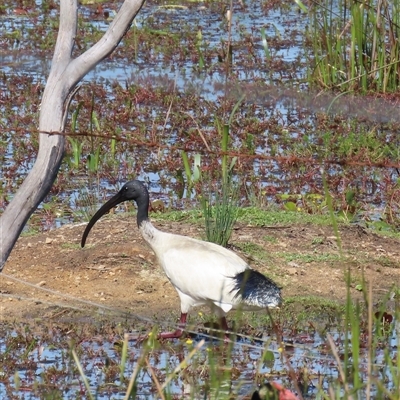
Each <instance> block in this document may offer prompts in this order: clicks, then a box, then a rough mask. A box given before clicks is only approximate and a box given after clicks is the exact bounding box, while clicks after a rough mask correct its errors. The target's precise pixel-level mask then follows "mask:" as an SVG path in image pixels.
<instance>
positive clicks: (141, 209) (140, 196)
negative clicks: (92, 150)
mask: <svg viewBox="0 0 400 400" xmlns="http://www.w3.org/2000/svg"><path fill="white" fill-rule="evenodd" d="M127 200H134V201H135V202H136V204H137V206H138V214H137V221H138V225H140V224H141V222H142V221H144V220H146V219H148V208H149V192H148V191H147V189H146V187H145V186H144V184H143V183H142V182H140V181H138V180H134V181H129V182H127V183H125V185H124V186H122V189H121V190H120V191H119V192H118V193H117V194H116V195H115V196H113V197H111V199H110V200H108V201H107V203H105V204H104V205H103V206H101V207H100V209H99V210H98V211H97V212H96V214H94V215H93V217H92V219H91V220H90V221H89V223H88V224H87V226H86V229H85V232H83V235H82V240H81V246H82V247H84V246H85V243H86V238H87V236H88V235H89V232H90V230H91V229H92V227H93V225H94V224H95V223H96V222H97V221H98V220H99V219H100V218H101V217H102V216H103V215H104V214H105V213H106V212H108V211H109V210H111V209H112V208H113V207H115V206H116V205H118V204H119V203H122V202H124V201H127Z"/></svg>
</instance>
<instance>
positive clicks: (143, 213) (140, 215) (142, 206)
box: [136, 192, 150, 228]
mask: <svg viewBox="0 0 400 400" xmlns="http://www.w3.org/2000/svg"><path fill="white" fill-rule="evenodd" d="M149 203H150V199H149V195H148V194H147V193H146V192H143V193H142V194H141V196H140V197H139V198H138V199H137V200H136V204H137V207H138V209H137V216H136V218H137V225H138V227H139V228H140V226H141V225H142V224H143V222H145V221H148V220H149Z"/></svg>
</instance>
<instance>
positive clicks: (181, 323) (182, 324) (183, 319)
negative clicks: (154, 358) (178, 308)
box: [158, 313, 187, 339]
mask: <svg viewBox="0 0 400 400" xmlns="http://www.w3.org/2000/svg"><path fill="white" fill-rule="evenodd" d="M186 320H187V313H181V318H180V320H179V325H178V329H176V331H174V332H162V333H160V334H159V335H158V338H159V339H178V338H180V337H181V336H182V334H183V328H184V327H185V325H186Z"/></svg>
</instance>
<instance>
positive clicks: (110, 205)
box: [81, 191, 126, 247]
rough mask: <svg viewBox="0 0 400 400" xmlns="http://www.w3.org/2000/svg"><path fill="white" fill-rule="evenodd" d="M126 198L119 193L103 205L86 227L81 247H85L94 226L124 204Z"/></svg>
mask: <svg viewBox="0 0 400 400" xmlns="http://www.w3.org/2000/svg"><path fill="white" fill-rule="evenodd" d="M125 200H126V199H125V196H124V195H123V194H122V193H121V191H120V192H118V193H117V194H116V195H115V196H114V197H111V199H110V200H108V201H107V203H105V204H103V205H102V206H101V207H100V208H99V210H98V211H97V212H96V214H94V215H93V217H92V219H91V220H90V221H89V223H88V224H87V226H86V229H85V232H83V235H82V240H81V247H85V243H86V238H87V236H88V235H89V232H90V230H91V229H92V227H93V225H94V224H95V223H96V222H97V221H98V220H99V219H100V218H101V217H102V216H103V215H104V214H105V213H106V212H108V211H110V210H111V209H112V208H113V207H115V206H116V205H117V204H119V203H122V202H123V201H125Z"/></svg>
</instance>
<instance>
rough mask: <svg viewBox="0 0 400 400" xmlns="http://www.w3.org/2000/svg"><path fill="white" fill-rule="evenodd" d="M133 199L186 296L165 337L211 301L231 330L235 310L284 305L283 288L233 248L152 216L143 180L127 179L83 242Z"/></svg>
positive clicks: (146, 235) (141, 224) (142, 225)
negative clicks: (171, 229)
mask: <svg viewBox="0 0 400 400" xmlns="http://www.w3.org/2000/svg"><path fill="white" fill-rule="evenodd" d="M126 200H133V201H135V202H136V204H137V208H138V209H137V225H138V228H139V231H140V233H141V235H142V236H143V239H144V240H145V241H146V242H147V243H148V244H149V245H150V247H151V248H152V250H153V251H154V253H155V254H156V257H157V259H158V262H159V263H160V265H161V267H162V268H163V269H164V272H165V274H166V275H167V277H168V279H169V281H170V282H171V283H172V285H173V286H174V288H175V290H176V291H177V292H178V295H179V298H180V301H181V317H180V322H179V327H178V329H176V330H175V331H174V332H163V333H161V334H160V335H159V337H160V338H166V339H167V338H179V337H180V336H181V335H182V333H183V328H184V326H185V324H186V319H187V314H188V312H189V310H190V309H191V308H192V307H195V306H199V305H208V306H210V307H211V309H212V310H214V311H215V312H216V314H217V315H218V316H219V317H220V319H221V324H222V329H223V330H225V331H226V330H228V326H227V323H226V318H225V317H226V314H227V313H228V312H229V311H230V310H233V309H241V310H244V311H250V310H261V309H266V308H275V307H279V306H280V305H281V303H282V298H281V292H280V288H279V287H278V286H277V285H276V284H275V283H274V282H273V281H272V280H271V279H269V278H267V277H266V276H264V275H263V274H261V273H259V272H257V271H255V270H253V269H251V268H250V266H249V265H248V264H247V263H246V262H245V261H244V260H242V259H241V258H240V257H239V256H238V255H236V254H235V253H234V252H232V251H230V250H228V249H226V248H224V247H222V246H219V245H217V244H214V243H209V242H205V241H202V240H197V239H193V238H190V237H187V236H182V235H176V234H172V233H167V232H162V231H160V230H158V229H157V228H155V227H154V226H153V224H152V223H151V221H150V219H149V215H148V208H149V193H148V191H147V189H146V187H145V186H144V184H143V183H142V182H140V181H138V180H133V181H130V182H127V183H126V184H125V185H124V186H123V187H122V189H121V190H120V191H119V192H118V193H117V194H116V195H115V196H113V197H112V198H111V199H110V200H108V201H107V202H106V203H105V204H104V205H103V206H102V207H101V208H100V209H99V210H98V211H97V212H96V214H95V215H94V216H93V217H92V219H91V220H90V221H89V224H88V225H87V226H86V229H85V231H84V233H83V236H82V241H81V245H82V247H84V246H85V243H86V238H87V236H88V234H89V232H90V230H91V229H92V227H93V225H94V224H95V223H96V221H97V220H98V219H99V218H100V217H101V216H102V215H104V214H105V213H106V212H107V211H109V210H110V209H111V208H113V207H115V206H116V205H117V204H119V203H121V202H123V201H126Z"/></svg>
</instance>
